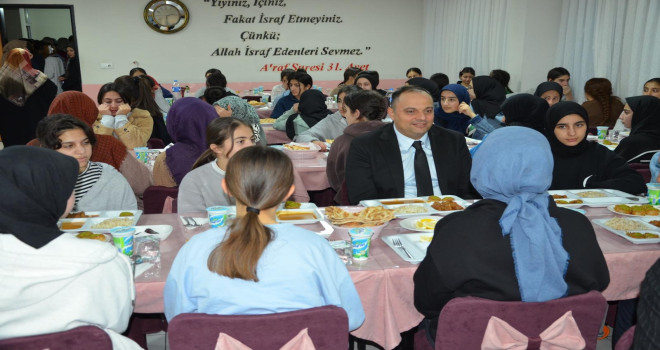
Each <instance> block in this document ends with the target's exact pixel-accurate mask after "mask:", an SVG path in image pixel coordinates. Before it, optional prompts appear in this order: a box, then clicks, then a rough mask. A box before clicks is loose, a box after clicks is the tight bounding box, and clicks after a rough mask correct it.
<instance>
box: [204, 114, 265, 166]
mask: <svg viewBox="0 0 660 350" xmlns="http://www.w3.org/2000/svg"><path fill="white" fill-rule="evenodd" d="M241 125H242V126H245V127H248V128H250V130H252V127H251V126H250V125H248V124H247V123H245V122H244V121H242V120H240V119H236V118H232V117H229V118H215V119H213V121H211V123H210V124H209V125H208V126H207V127H206V145H207V146H211V145H212V144H213V145H218V146H222V144H223V143H224V142H225V141H226V140H227V139H231V141H232V143H231V144H232V147H231V148H230V149H229V150H228V151H227V154H229V153H231V151H232V149H234V132H235V131H236V129H238V127H239V126H241ZM215 159H216V157H215V153H213V150H211V149H210V148H208V149H206V151H204V152H203V153H202V154H201V155H200V156H199V158H197V160H196V161H195V164H193V166H192V169H196V168H199V167H200V166H202V165H204V164H207V163H210V162H213V161H215ZM192 169H191V170H192Z"/></svg>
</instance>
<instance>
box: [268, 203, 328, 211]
mask: <svg viewBox="0 0 660 350" xmlns="http://www.w3.org/2000/svg"><path fill="white" fill-rule="evenodd" d="M318 208H319V207H318V206H316V204H314V203H300V208H299V209H308V210H316V209H318ZM280 210H290V209H284V203H280V205H279V206H278V207H277V210H276V212H278V211H280Z"/></svg>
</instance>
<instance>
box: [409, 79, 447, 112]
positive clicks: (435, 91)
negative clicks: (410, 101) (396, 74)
mask: <svg viewBox="0 0 660 350" xmlns="http://www.w3.org/2000/svg"><path fill="white" fill-rule="evenodd" d="M406 84H407V85H414V86H419V87H421V88H422V89H424V90H426V91H428V92H429V94H430V95H431V97H432V98H433V108H438V107H440V89H439V88H438V84H436V83H435V82H434V81H433V80H429V79H426V78H422V77H416V78H412V79H408V81H406Z"/></svg>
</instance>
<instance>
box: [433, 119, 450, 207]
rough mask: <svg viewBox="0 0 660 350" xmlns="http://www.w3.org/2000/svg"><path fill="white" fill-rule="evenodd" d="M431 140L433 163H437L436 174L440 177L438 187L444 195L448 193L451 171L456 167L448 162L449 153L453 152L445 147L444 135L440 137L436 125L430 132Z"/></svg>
mask: <svg viewBox="0 0 660 350" xmlns="http://www.w3.org/2000/svg"><path fill="white" fill-rule="evenodd" d="M428 135H429V139H430V140H431V152H432V153H433V163H435V172H436V175H437V176H438V186H439V187H440V191H441V192H442V194H445V193H448V191H449V190H448V189H447V186H448V183H447V179H448V178H449V174H448V172H449V170H451V169H452V168H453V167H454V164H450V163H449V161H448V157H447V155H448V152H452V150H451V149H449V148H448V147H447V145H443V143H444V142H443V139H442V135H440V132H439V129H438V127H436V126H435V125H434V126H432V127H431V129H430V130H429V133H428Z"/></svg>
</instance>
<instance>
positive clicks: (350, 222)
mask: <svg viewBox="0 0 660 350" xmlns="http://www.w3.org/2000/svg"><path fill="white" fill-rule="evenodd" d="M325 217H326V218H327V220H328V221H329V222H330V224H331V225H332V227H333V228H334V230H335V232H337V234H338V235H339V236H340V237H342V238H344V239H348V230H350V229H352V228H355V227H366V228H370V229H372V230H373V231H374V234H373V236H372V237H371V238H372V239H374V238H376V237H378V235H379V234H380V231H381V230H382V229H383V227H385V225H386V224H387V223H388V222H389V221H390V220H393V219H394V218H395V216H394V210H392V209H386V208H384V207H368V208H360V207H327V208H325Z"/></svg>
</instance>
